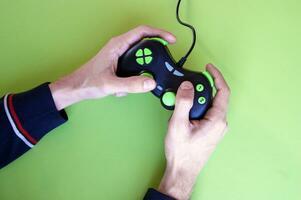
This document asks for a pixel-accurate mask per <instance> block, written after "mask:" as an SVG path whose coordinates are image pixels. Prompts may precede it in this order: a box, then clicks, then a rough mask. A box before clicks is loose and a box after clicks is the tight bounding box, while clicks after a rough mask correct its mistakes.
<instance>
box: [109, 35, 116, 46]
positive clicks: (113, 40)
mask: <svg viewBox="0 0 301 200" xmlns="http://www.w3.org/2000/svg"><path fill="white" fill-rule="evenodd" d="M116 40H117V37H116V36H114V37H112V38H111V39H110V40H109V43H110V44H112V43H115V42H116Z"/></svg>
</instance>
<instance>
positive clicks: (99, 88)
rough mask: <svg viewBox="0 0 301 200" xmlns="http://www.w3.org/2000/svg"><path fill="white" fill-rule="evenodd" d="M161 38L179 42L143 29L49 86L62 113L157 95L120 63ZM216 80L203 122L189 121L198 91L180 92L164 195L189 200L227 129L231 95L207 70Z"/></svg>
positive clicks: (168, 142) (187, 87)
mask: <svg viewBox="0 0 301 200" xmlns="http://www.w3.org/2000/svg"><path fill="white" fill-rule="evenodd" d="M154 36H157V37H161V38H163V39H165V40H166V41H168V42H169V43H171V44H172V43H175V42H176V38H175V36H173V35H172V34H171V33H168V32H166V31H163V30H160V29H155V28H151V27H149V26H139V27H137V28H135V29H133V30H131V31H129V32H127V33H125V34H123V35H120V36H117V37H114V38H112V39H111V40H110V41H109V42H108V43H107V44H106V45H105V46H104V47H103V48H102V49H101V50H100V51H99V52H98V53H97V55H96V56H94V57H93V58H92V59H91V60H90V61H88V62H87V63H86V64H84V65H83V66H82V67H80V68H79V69H77V70H76V71H74V72H73V73H71V74H70V75H67V76H65V77H63V78H61V79H59V80H57V81H55V82H53V83H51V84H50V85H49V87H50V90H51V92H52V96H53V99H54V102H55V105H56V107H57V109H58V110H61V109H64V108H66V107H68V106H70V105H72V104H74V103H77V102H80V101H83V100H87V99H95V98H102V97H105V96H108V95H116V96H124V95H126V94H127V93H143V92H148V91H151V90H153V89H154V88H155V87H156V83H155V81H154V80H153V79H151V78H148V77H144V76H134V77H129V78H120V77H117V76H116V74H115V72H116V68H117V63H118V58H119V57H120V56H121V55H122V54H123V53H124V52H125V51H126V50H127V49H129V48H130V47H131V46H132V45H133V44H134V43H136V42H137V41H139V40H140V39H142V38H144V37H154ZM206 68H207V71H209V72H210V73H211V75H212V76H213V77H214V80H215V86H216V89H217V94H216V96H215V97H214V101H213V106H212V107H211V108H210V110H208V112H207V114H206V116H205V117H204V118H203V119H202V120H199V121H189V110H190V109H191V107H192V104H193V96H194V89H193V86H192V84H191V83H190V82H187V81H185V82H183V83H182V85H181V87H180V88H179V89H178V92H177V97H176V106H175V110H174V113H173V115H172V117H171V119H170V122H169V128H168V132H167V136H166V139H165V154H166V160H167V166H166V170H165V174H164V177H163V179H162V181H161V184H160V186H159V188H158V190H159V191H160V192H162V193H165V194H167V195H169V196H171V197H174V198H176V199H179V200H186V199H189V197H190V195H191V192H192V189H193V185H194V183H195V181H196V178H197V176H198V174H199V173H200V171H201V170H202V168H203V167H204V165H205V163H206V162H207V160H208V158H209V157H210V155H211V154H212V152H213V151H214V149H215V147H216V145H217V144H218V142H219V141H220V140H221V139H222V138H223V136H224V134H225V132H226V130H227V122H226V113H227V106H228V99H229V95H230V90H229V87H228V85H227V83H226V82H225V80H224V78H223V76H222V75H221V73H220V72H219V71H218V69H216V68H215V67H214V66H213V65H211V64H208V65H207V66H206Z"/></svg>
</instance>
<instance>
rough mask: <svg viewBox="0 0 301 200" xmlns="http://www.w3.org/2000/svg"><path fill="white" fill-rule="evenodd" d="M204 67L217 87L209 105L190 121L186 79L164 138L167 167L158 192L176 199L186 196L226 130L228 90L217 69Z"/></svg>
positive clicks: (189, 92)
mask: <svg viewBox="0 0 301 200" xmlns="http://www.w3.org/2000/svg"><path fill="white" fill-rule="evenodd" d="M206 69H207V71H209V72H210V74H212V76H213V77H214V80H215V86H216V89H217V93H216V95H215V97H214V99H213V104H212V107H211V108H210V109H209V110H208V111H207V113H206V115H205V117H204V118H203V119H201V120H194V121H189V111H190V109H191V107H192V105H193V98H194V88H193V85H192V84H191V83H190V82H188V81H185V82H184V83H182V84H181V86H180V88H179V89H178V92H177V97H176V106H175V110H174V113H173V115H172V117H171V119H170V122H169V127H168V132H167V136H166V138H165V154H166V160H167V166H166V170H165V174H164V177H163V179H162V181H161V183H160V186H159V191H160V192H162V193H165V194H167V195H169V196H171V197H174V198H176V199H178V200H187V199H189V197H190V195H191V192H192V189H193V185H194V183H195V181H196V178H197V176H198V174H199V173H200V171H201V170H202V168H203V167H204V165H205V163H206V162H207V160H208V159H209V157H210V155H211V154H212V152H213V151H214V149H215V147H216V146H217V144H218V143H219V141H220V140H221V139H222V138H223V136H224V134H225V133H226V131H227V121H226V114H227V107H228V100H229V95H230V89H229V87H228V85H227V83H226V82H225V80H224V78H223V76H222V74H221V73H220V72H219V71H218V69H216V68H215V67H214V66H213V65H211V64H208V65H207V66H206Z"/></svg>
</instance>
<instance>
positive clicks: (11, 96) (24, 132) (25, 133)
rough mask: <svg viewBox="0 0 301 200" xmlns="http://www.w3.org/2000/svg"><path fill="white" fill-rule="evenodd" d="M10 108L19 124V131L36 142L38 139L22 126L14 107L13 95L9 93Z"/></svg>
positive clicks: (32, 141) (16, 122)
mask: <svg viewBox="0 0 301 200" xmlns="http://www.w3.org/2000/svg"><path fill="white" fill-rule="evenodd" d="M8 108H9V110H10V113H11V115H12V117H13V119H14V122H15V124H16V125H17V128H18V129H19V131H20V132H21V133H22V134H23V135H24V136H25V137H26V139H27V140H29V141H30V142H31V143H32V144H36V143H37V140H35V139H34V138H33V137H32V136H31V135H30V134H29V133H28V132H27V131H26V130H25V129H24V128H23V126H22V124H21V122H20V120H19V118H18V116H17V114H16V111H15V109H14V106H13V95H9V96H8Z"/></svg>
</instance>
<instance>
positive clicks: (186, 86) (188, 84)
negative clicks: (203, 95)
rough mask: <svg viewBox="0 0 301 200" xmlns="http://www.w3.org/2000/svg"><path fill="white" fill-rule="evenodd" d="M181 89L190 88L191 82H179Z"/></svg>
mask: <svg viewBox="0 0 301 200" xmlns="http://www.w3.org/2000/svg"><path fill="white" fill-rule="evenodd" d="M180 88H181V89H182V90H190V89H192V84H191V83H190V82H188V81H185V82H183V83H182V84H181V87H180Z"/></svg>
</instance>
